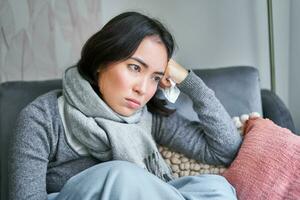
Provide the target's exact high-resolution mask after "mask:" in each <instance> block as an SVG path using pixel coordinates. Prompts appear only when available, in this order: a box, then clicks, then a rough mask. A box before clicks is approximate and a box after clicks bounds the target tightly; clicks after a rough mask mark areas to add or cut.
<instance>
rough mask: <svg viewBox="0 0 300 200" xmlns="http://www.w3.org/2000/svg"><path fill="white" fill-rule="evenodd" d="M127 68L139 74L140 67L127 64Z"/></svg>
mask: <svg viewBox="0 0 300 200" xmlns="http://www.w3.org/2000/svg"><path fill="white" fill-rule="evenodd" d="M128 66H129V67H130V69H131V70H133V71H137V72H140V71H141V67H140V66H138V65H135V64H129V65H128Z"/></svg>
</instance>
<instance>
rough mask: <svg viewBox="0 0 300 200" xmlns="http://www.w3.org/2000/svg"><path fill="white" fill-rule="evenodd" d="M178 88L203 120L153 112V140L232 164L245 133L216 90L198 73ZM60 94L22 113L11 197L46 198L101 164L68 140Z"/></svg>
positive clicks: (203, 158)
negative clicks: (187, 97) (224, 105)
mask: <svg viewBox="0 0 300 200" xmlns="http://www.w3.org/2000/svg"><path fill="white" fill-rule="evenodd" d="M178 88H179V89H180V90H181V91H182V92H184V93H186V94H187V95H188V96H189V97H190V98H191V99H192V101H193V103H194V110H195V111H196V112H197V113H198V117H199V122H195V121H193V122H192V121H189V120H188V119H186V118H184V117H182V116H181V115H179V114H177V113H176V112H175V113H174V114H172V115H170V116H168V117H164V116H161V115H157V114H152V130H151V132H152V135H153V139H154V140H155V141H156V142H157V143H158V144H161V145H163V146H167V147H170V148H171V149H173V150H175V151H178V152H181V153H184V154H185V155H187V156H188V157H192V158H194V159H196V160H200V161H202V162H206V163H210V164H225V165H227V164H229V163H230V162H231V161H232V160H233V158H234V156H235V155H236V153H237V151H238V148H239V146H240V144H241V137H240V135H239V133H238V132H237V130H236V128H235V126H234V124H233V123H232V121H231V118H230V116H229V115H228V113H227V112H226V110H225V109H224V107H223V106H222V105H221V103H220V102H219V101H218V99H217V98H216V97H215V95H214V92H213V91H212V90H211V89H209V88H208V87H207V86H206V85H205V84H204V82H203V81H202V80H201V79H200V78H199V77H198V76H197V75H195V74H194V73H193V72H190V73H189V75H188V76H187V78H186V79H185V80H184V81H183V82H182V83H180V84H179V85H178ZM61 95H62V93H61V91H60V90H56V91H51V92H49V93H47V94H45V95H42V96H40V97H38V98H37V99H36V100H34V101H33V102H32V103H31V104H29V105H28V106H27V107H26V108H24V109H23V110H22V112H21V113H20V115H19V118H18V121H17V124H16V130H15V134H14V137H13V139H12V144H11V149H10V160H9V196H10V199H12V200H17V199H18V200H21V199H26V200H31V199H32V200H33V199H36V200H43V199H45V200H46V199H47V193H52V192H59V191H60V190H61V188H62V187H63V185H64V184H65V183H66V181H67V180H68V179H69V178H71V177H72V176H74V175H75V174H77V173H80V172H81V171H83V170H85V169H87V168H89V167H91V166H93V165H96V164H98V163H99V161H97V160H96V159H94V158H93V157H91V156H80V155H79V154H77V153H76V152H75V151H74V150H73V149H72V148H71V147H70V145H69V144H68V142H67V140H66V136H65V131H64V127H63V123H62V120H61V117H60V114H59V109H58V101H57V99H58V97H60V96H61ZM128 148H130V147H128Z"/></svg>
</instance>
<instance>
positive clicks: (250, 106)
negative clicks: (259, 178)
mask: <svg viewBox="0 0 300 200" xmlns="http://www.w3.org/2000/svg"><path fill="white" fill-rule="evenodd" d="M194 72H195V73H196V74H197V75H199V76H200V77H201V78H202V79H203V81H204V82H205V83H206V84H207V85H208V86H209V87H210V88H212V89H213V90H214V91H215V94H216V96H217V97H218V98H219V100H220V101H221V102H222V104H223V105H224V107H225V108H226V109H227V111H228V113H229V114H230V115H231V116H239V115H241V114H245V113H250V112H254V111H256V112H259V113H262V108H261V105H262V104H261V96H260V87H259V78H258V77H259V76H258V71H257V69H256V68H254V67H244V66H240V67H226V68H219V69H208V70H194ZM57 88H61V80H50V81H49V80H48V81H14V82H7V83H2V84H1V85H0V143H1V145H0V156H1V157H0V167H1V168H0V170H1V176H0V177H1V180H0V188H1V199H3V200H4V199H7V198H6V195H7V156H8V155H7V153H8V151H7V148H8V144H9V138H10V136H11V134H12V133H13V129H14V123H15V120H16V118H17V115H18V113H19V112H20V111H21V109H22V108H24V107H25V106H26V105H27V104H29V103H30V102H31V101H33V100H34V99H35V98H36V97H38V96H39V95H41V94H43V93H46V92H48V91H50V90H53V89H57ZM170 106H171V107H172V106H173V107H175V108H176V109H177V111H178V112H179V113H180V114H182V115H184V116H185V117H187V118H190V119H191V120H197V119H198V118H197V115H196V114H195V112H194V111H193V109H192V102H191V100H190V99H189V98H188V97H187V96H186V95H184V94H183V93H181V95H180V97H179V99H178V100H177V101H176V103H175V104H172V105H170Z"/></svg>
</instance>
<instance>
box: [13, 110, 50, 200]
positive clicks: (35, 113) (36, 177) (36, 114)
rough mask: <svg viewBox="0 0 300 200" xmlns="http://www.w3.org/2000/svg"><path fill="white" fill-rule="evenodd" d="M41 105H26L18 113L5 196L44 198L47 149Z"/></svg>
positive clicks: (44, 118) (47, 123) (30, 198)
mask: <svg viewBox="0 0 300 200" xmlns="http://www.w3.org/2000/svg"><path fill="white" fill-rule="evenodd" d="M43 109H44V108H42V107H37V106H35V105H32V104H31V105H30V106H28V107H27V108H25V109H24V110H23V111H22V112H21V113H20V115H19V118H18V120H17V124H16V130H15V132H14V135H13V138H12V140H11V148H10V159H9V199H11V200H22V199H24V200H25V199H26V200H35V199H36V200H43V199H45V200H46V199H47V192H46V173H47V164H48V157H49V152H50V145H49V139H48V137H47V130H48V128H49V126H50V123H51V122H50V121H49V120H47V118H46V114H45V113H44V111H43Z"/></svg>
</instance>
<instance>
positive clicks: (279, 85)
mask: <svg viewBox="0 0 300 200" xmlns="http://www.w3.org/2000/svg"><path fill="white" fill-rule="evenodd" d="M272 2H273V24H274V29H273V30H274V51H275V73H276V74H275V81H276V93H277V94H278V95H279V96H280V98H281V99H282V100H283V102H284V103H285V104H286V105H287V106H288V107H290V105H289V89H288V88H289V81H288V80H289V78H290V77H289V73H290V17H291V15H290V13H291V12H290V1H286V0H285V1H282V0H273V1H272Z"/></svg>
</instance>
